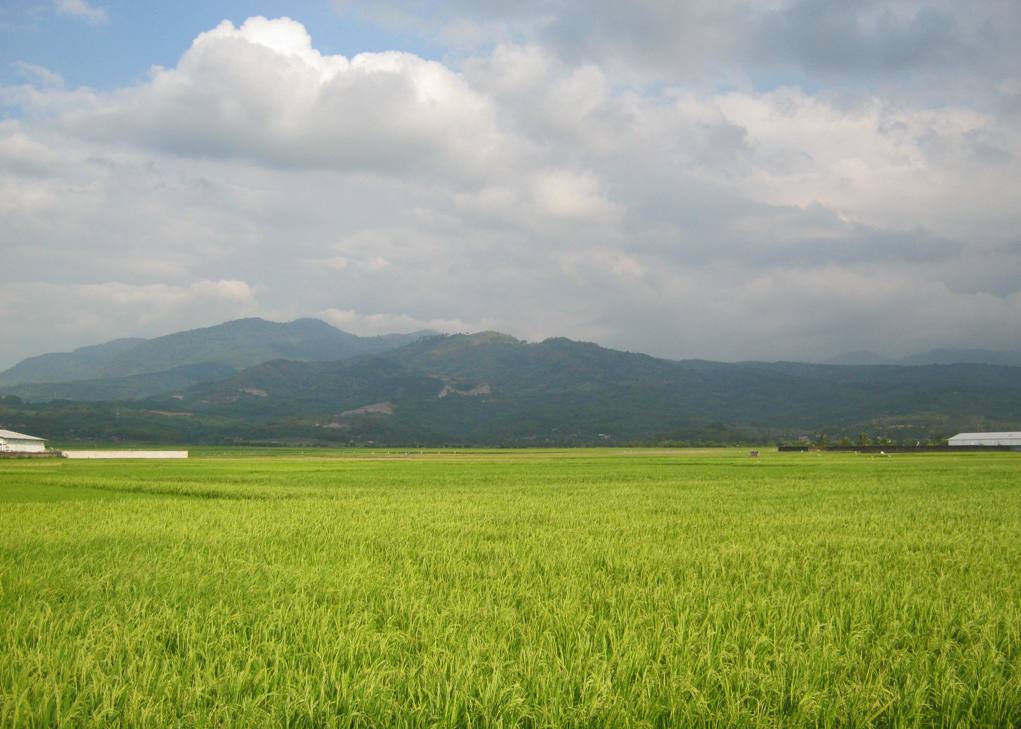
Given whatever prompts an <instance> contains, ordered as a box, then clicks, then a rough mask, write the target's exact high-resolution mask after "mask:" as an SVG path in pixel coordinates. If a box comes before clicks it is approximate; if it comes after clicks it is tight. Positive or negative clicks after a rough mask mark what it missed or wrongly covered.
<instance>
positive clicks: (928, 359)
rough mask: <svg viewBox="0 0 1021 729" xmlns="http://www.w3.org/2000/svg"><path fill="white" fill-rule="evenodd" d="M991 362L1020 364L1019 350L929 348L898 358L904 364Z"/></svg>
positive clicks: (1020, 355) (995, 363) (1020, 353)
mask: <svg viewBox="0 0 1021 729" xmlns="http://www.w3.org/2000/svg"><path fill="white" fill-rule="evenodd" d="M962 362H963V363H969V364H992V365H1008V366H1011V365H1013V366H1017V365H1021V352H996V351H992V350H989V349H931V350H929V351H928V352H923V353H921V354H913V355H911V356H909V357H904V358H903V359H901V360H900V363H901V364H906V365H927V364H958V363H962Z"/></svg>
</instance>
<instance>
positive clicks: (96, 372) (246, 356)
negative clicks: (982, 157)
mask: <svg viewBox="0 0 1021 729" xmlns="http://www.w3.org/2000/svg"><path fill="white" fill-rule="evenodd" d="M424 334H428V332H419V333H415V334H390V335H384V336H379V337H359V336H356V335H354V334H348V333H347V332H342V331H340V330H339V329H336V328H334V327H332V326H330V325H329V324H327V323H326V322H323V321H319V320H318V319H298V320H296V321H293V322H288V323H278V322H271V321H266V320H264V319H238V320H236V321H229V322H225V323H223V324H218V325H216V326H212V327H205V328H202V329H191V330H188V331H184V332H177V333H175V334H168V335H166V336H162V337H157V338H155V339H122V340H116V341H114V342H109V343H107V344H101V345H97V346H93V347H83V348H82V349H78V350H75V351H74V352H67V353H59V354H46V355H41V356H39V357H32V358H30V359H28V360H25V361H23V362H20V363H18V364H16V365H15V366H14V367H12V368H10V369H9V370H7V371H5V372H3V373H0V386H10V385H20V384H26V383H66V382H73V381H80V380H96V379H105V380H110V379H113V378H119V377H127V376H132V375H139V374H145V373H157V372H165V371H168V370H172V369H174V368H176V367H181V366H183V365H199V364H218V365H227V366H229V367H232V368H234V369H241V368H244V367H251V366H252V365H256V364H260V363H262V362H267V361H270V360H274V359H293V360H301V361H327V360H339V359H344V358H347V357H353V356H356V355H359V354H369V353H374V352H383V351H386V350H388V349H392V348H394V347H399V346H402V345H404V344H407V343H409V342H412V341H414V340H416V339H418V338H419V337H421V336H423V335H424ZM89 399H96V398H95V397H90V398H89Z"/></svg>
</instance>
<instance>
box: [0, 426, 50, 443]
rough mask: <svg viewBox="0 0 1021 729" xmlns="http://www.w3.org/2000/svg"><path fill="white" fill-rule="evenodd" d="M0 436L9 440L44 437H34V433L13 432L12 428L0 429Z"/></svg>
mask: <svg viewBox="0 0 1021 729" xmlns="http://www.w3.org/2000/svg"><path fill="white" fill-rule="evenodd" d="M0 438H7V439H9V440H42V441H45V440H46V439H45V438H36V437H35V436H34V435H25V434H24V433H15V432H14V431H13V430H3V429H0Z"/></svg>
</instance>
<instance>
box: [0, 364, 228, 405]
mask: <svg viewBox="0 0 1021 729" xmlns="http://www.w3.org/2000/svg"><path fill="white" fill-rule="evenodd" d="M234 372H235V369H234V368H233V367H231V366H230V365H223V364H213V363H203V364H194V365H181V366H180V367H175V368H173V369H170V370H166V371H164V372H146V373H145V374H141V375H128V376H126V377H114V378H110V379H95V380H78V381H75V382H38V383H26V384H23V385H10V386H8V387H0V395H15V396H17V397H20V398H22V399H25V400H29V401H32V402H45V401H47V400H81V401H93V400H137V399H140V398H146V397H153V396H155V395H162V394H164V393H167V392H173V391H176V390H183V389H186V388H189V387H191V386H193V385H197V384H198V383H200V382H208V381H210V380H217V379H221V378H223V377H229V376H230V375H231V374H233V373H234Z"/></svg>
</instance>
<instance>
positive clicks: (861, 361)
mask: <svg viewBox="0 0 1021 729" xmlns="http://www.w3.org/2000/svg"><path fill="white" fill-rule="evenodd" d="M825 364H831V365H884V364H897V360H895V359H891V358H889V357H884V356H882V355H880V354H876V353H875V352H869V351H868V350H864V349H861V350H856V351H854V352H844V353H843V354H838V355H837V356H836V357H830V358H829V359H828V360H826V362H825Z"/></svg>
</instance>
